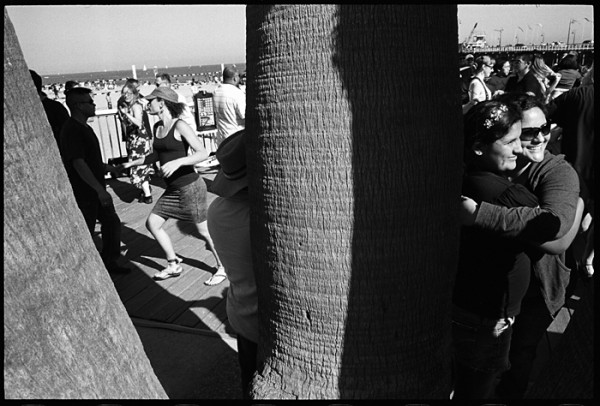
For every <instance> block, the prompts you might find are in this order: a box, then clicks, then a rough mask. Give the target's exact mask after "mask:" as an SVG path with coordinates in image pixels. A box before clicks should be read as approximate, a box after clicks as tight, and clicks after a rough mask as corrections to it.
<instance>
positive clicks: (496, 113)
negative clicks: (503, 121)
mask: <svg viewBox="0 0 600 406" xmlns="http://www.w3.org/2000/svg"><path fill="white" fill-rule="evenodd" d="M507 111H508V108H507V107H506V105H504V104H501V105H500V106H498V107H494V108H493V109H491V110H490V115H489V117H488V118H486V119H485V120H484V121H483V126H484V127H485V128H486V129H488V130H489V129H490V128H492V126H493V125H494V124H496V123H497V122H498V120H500V117H502V115H503V114H504V113H506V112H507Z"/></svg>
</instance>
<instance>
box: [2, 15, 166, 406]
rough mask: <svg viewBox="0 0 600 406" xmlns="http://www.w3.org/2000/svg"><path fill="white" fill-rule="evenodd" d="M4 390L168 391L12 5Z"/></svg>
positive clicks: (7, 41) (58, 395) (89, 394)
mask: <svg viewBox="0 0 600 406" xmlns="http://www.w3.org/2000/svg"><path fill="white" fill-rule="evenodd" d="M4 393H5V398H7V399H66V398H93V399H98V398H104V399H106V398H109V399H124V398H134V399H136V398H137V399H139V398H166V394H165V392H164V390H163V388H162V386H161V385H160V383H159V381H158V379H157V378H156V376H155V375H154V372H153V370H152V366H151V365H150V362H149V361H148V359H147V358H146V355H145V353H144V349H143V347H142V344H141V341H140V339H139V337H138V335H137V333H136V331H135V328H134V327H133V324H132V323H131V320H130V319H129V317H128V316H127V313H126V312H125V308H124V307H123V305H122V304H121V301H120V299H119V296H118V295H117V292H116V291H115V288H114V286H113V283H112V281H111V279H110V277H109V275H108V273H107V271H106V269H105V268H104V265H103V263H102V261H101V259H100V256H99V255H98V252H97V251H96V248H95V247H94V244H93V242H92V239H91V238H90V235H89V232H88V230H87V228H86V225H85V222H84V221H83V216H82V215H81V212H80V211H79V209H78V207H77V205H76V203H75V199H74V197H73V191H72V189H71V186H70V183H69V180H68V178H67V174H66V172H65V170H64V167H63V165H62V162H61V160H60V155H59V152H58V148H57V146H56V142H55V141H54V138H53V135H52V131H51V129H50V124H49V123H48V120H47V118H46V113H45V112H44V110H43V108H42V105H41V103H40V100H39V97H38V95H37V93H36V91H35V88H34V86H33V83H32V80H31V76H30V74H29V72H28V70H27V66H26V64H25V61H24V59H23V54H22V52H21V48H20V46H19V42H18V39H17V37H16V34H15V31H14V28H13V25H12V23H11V21H10V19H9V18H8V15H7V12H6V9H4Z"/></svg>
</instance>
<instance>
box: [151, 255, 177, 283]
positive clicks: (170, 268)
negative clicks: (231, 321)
mask: <svg viewBox="0 0 600 406" xmlns="http://www.w3.org/2000/svg"><path fill="white" fill-rule="evenodd" d="M167 262H168V263H169V265H167V267H166V268H165V269H163V270H162V271H160V272H158V273H156V274H154V276H153V277H152V278H154V279H156V280H159V281H163V280H165V279H168V278H174V277H177V276H179V275H181V272H182V271H183V268H182V267H181V265H179V264H180V263H182V262H183V259H181V258H179V257H178V256H176V257H175V259H168V260H167Z"/></svg>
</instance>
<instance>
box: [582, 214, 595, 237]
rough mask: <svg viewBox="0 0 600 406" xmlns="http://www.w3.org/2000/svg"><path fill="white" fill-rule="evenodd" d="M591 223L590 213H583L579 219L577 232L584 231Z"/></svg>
mask: <svg viewBox="0 0 600 406" xmlns="http://www.w3.org/2000/svg"><path fill="white" fill-rule="evenodd" d="M591 224H592V215H591V214H590V213H587V214H586V215H585V217H584V218H583V219H582V220H581V226H580V228H579V232H580V233H585V232H586V231H587V230H588V229H589V228H590V225H591Z"/></svg>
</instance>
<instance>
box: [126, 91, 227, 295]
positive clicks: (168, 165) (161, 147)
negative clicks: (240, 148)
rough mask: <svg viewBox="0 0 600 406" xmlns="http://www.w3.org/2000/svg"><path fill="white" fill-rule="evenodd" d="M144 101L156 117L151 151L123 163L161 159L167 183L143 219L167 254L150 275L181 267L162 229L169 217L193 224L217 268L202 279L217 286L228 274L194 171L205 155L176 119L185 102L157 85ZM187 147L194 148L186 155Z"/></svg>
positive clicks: (165, 274) (162, 276)
mask: <svg viewBox="0 0 600 406" xmlns="http://www.w3.org/2000/svg"><path fill="white" fill-rule="evenodd" d="M146 99H147V100H148V112H149V113H150V114H153V115H157V116H158V117H159V119H160V120H159V121H158V122H157V123H156V124H155V125H154V145H153V147H154V152H153V153H152V154H151V155H149V156H147V157H146V158H140V159H138V160H135V161H132V162H127V163H125V164H123V165H122V167H123V168H124V169H126V168H129V167H132V166H136V165H140V164H148V163H150V162H155V161H159V162H160V174H161V175H162V177H163V178H164V180H165V182H166V184H167V188H166V190H165V192H164V193H163V195H162V196H161V197H160V198H159V199H158V201H157V202H156V205H155V206H154V208H153V209H152V212H151V213H150V215H149V216H148V219H147V220H146V227H147V228H148V230H149V231H150V233H152V235H153V236H154V238H155V239H156V241H157V242H158V243H159V244H160V246H161V248H162V249H163V251H164V252H165V254H166V256H167V263H168V265H167V267H166V268H165V269H163V270H162V271H160V272H158V273H157V274H155V275H154V279H157V280H164V279H167V278H171V277H176V276H179V275H180V274H181V272H182V270H183V269H182V267H181V262H182V259H181V258H180V257H178V256H177V254H176V253H175V250H174V248H173V244H172V243H171V239H170V238H169V236H168V234H167V233H166V232H165V230H164V229H163V225H164V224H165V222H166V221H167V220H168V219H170V218H173V219H177V220H183V221H191V222H193V223H195V224H196V227H197V228H198V232H199V233H200V237H201V238H202V239H203V240H204V241H205V242H206V246H207V248H208V249H209V250H210V251H211V252H212V253H213V255H214V256H215V259H216V261H217V272H216V273H215V274H214V275H213V276H212V277H211V278H209V279H208V280H207V281H205V282H204V283H205V284H206V285H216V284H219V283H221V282H223V281H224V280H225V279H226V278H227V275H226V274H225V268H224V267H223V265H222V263H221V260H220V259H219V256H218V255H217V252H216V250H215V248H214V245H213V242H212V239H211V237H210V234H209V233H208V227H207V225H206V212H207V204H206V193H207V192H206V185H205V184H204V181H203V180H202V178H200V175H198V174H197V173H196V172H195V171H194V165H195V164H197V163H198V162H200V161H202V160H203V159H205V158H206V157H207V156H208V154H207V153H206V150H205V149H204V147H203V146H202V143H200V141H199V140H198V137H197V136H196V133H195V132H194V130H192V128H191V127H190V126H189V125H188V124H186V123H185V121H183V120H180V119H178V118H177V117H179V115H180V114H181V112H182V111H183V105H182V104H180V103H178V96H177V93H176V92H175V91H174V90H172V89H170V88H167V87H157V88H156V89H154V91H153V92H152V93H151V94H150V95H148V96H146ZM188 147H191V148H192V149H193V150H194V151H195V152H194V153H193V154H191V155H188V153H187V152H188Z"/></svg>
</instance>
